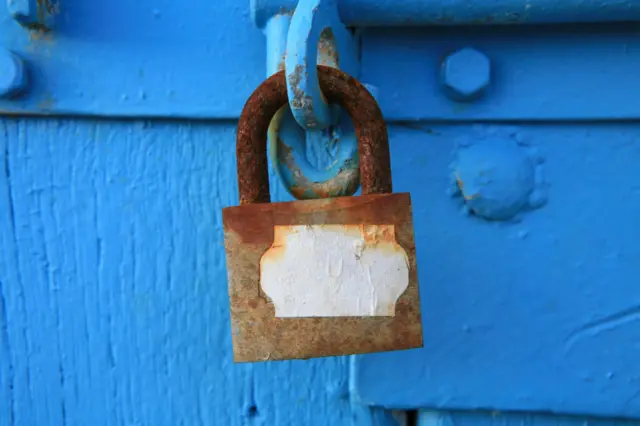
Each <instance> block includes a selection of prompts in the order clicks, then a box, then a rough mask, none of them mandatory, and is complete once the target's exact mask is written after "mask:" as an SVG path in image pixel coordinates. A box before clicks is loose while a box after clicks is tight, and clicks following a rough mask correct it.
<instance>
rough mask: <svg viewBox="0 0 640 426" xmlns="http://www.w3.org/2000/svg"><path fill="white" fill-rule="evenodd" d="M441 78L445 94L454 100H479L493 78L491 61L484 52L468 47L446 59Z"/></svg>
mask: <svg viewBox="0 0 640 426" xmlns="http://www.w3.org/2000/svg"><path fill="white" fill-rule="evenodd" d="M441 79H442V84H443V86H444V91H445V94H446V95H447V96H448V97H449V98H451V99H452V100H454V101H458V102H470V101H474V100H477V99H478V98H480V97H481V96H482V95H483V94H484V91H485V89H486V88H487V86H488V85H489V82H490V80H491V61H490V60H489V58H487V56H485V55H484V54H483V53H482V52H479V51H477V50H476V49H473V48H471V47H466V48H464V49H461V50H458V51H456V52H454V53H452V54H450V55H449V56H448V57H447V58H446V59H445V60H444V62H443V63H442V69H441Z"/></svg>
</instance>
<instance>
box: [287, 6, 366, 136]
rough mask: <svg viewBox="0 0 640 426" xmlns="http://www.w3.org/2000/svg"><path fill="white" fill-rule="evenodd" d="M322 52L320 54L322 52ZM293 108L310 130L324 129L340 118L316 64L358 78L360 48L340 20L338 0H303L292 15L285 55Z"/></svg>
mask: <svg viewBox="0 0 640 426" xmlns="http://www.w3.org/2000/svg"><path fill="white" fill-rule="evenodd" d="M318 53H319V54H318ZM284 63H285V69H286V74H287V90H288V92H289V107H290V108H291V112H292V113H293V116H294V117H295V119H296V121H297V122H298V123H299V124H300V125H301V126H302V127H304V128H306V129H324V128H326V127H328V126H329V125H331V124H336V121H337V120H338V119H339V112H338V111H337V109H338V108H337V107H333V108H331V109H333V110H334V111H331V112H330V111H329V110H330V108H329V105H328V104H327V102H326V100H325V99H324V96H323V95H322V93H321V91H320V87H319V85H318V75H317V71H316V64H318V63H319V64H323V65H328V66H332V67H336V68H340V69H341V70H343V71H344V72H346V73H347V74H350V75H352V76H354V77H358V71H359V63H358V49H357V45H356V43H355V40H354V37H353V35H352V33H351V32H350V31H349V30H347V28H346V27H345V26H344V25H343V24H342V22H341V21H340V17H339V16H338V9H337V5H336V0H300V1H299V3H298V5H297V6H296V9H295V11H294V13H293V17H292V18H291V26H290V28H289V32H288V37H287V52H286V56H285V62H284Z"/></svg>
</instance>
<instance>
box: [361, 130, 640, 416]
mask: <svg viewBox="0 0 640 426" xmlns="http://www.w3.org/2000/svg"><path fill="white" fill-rule="evenodd" d="M639 131H640V125H638V124H637V123H602V124H596V123H591V124H575V123H574V124H571V123H566V124H564V125H550V124H546V125H539V126H534V125H524V124H523V125H522V126H520V127H509V126H501V125H478V126H476V127H470V126H427V125H422V126H420V125H416V126H412V127H409V126H404V127H402V126H392V127H391V134H392V157H391V158H392V167H393V173H394V190H396V191H398V192H401V191H411V192H412V200H413V211H414V220H415V232H416V246H417V255H418V271H419V280H420V286H421V289H420V293H421V294H420V295H421V300H422V314H423V327H424V348H423V349H421V350H411V351H403V352H397V353H384V354H372V355H368V356H362V357H359V358H358V361H357V362H356V371H355V374H354V376H355V379H354V380H355V381H354V390H355V392H357V394H358V396H359V398H360V399H361V400H362V401H363V402H365V403H368V404H371V405H378V406H384V407H392V408H412V407H413V408H421V407H424V408H440V409H466V410H469V409H480V408H484V409H488V410H519V411H545V412H548V411H553V412H559V413H572V414H585V415H598V416H616V417H618V416H627V417H634V418H638V417H640V363H639V362H637V360H638V359H640V324H639V321H640V292H639V291H638V285H639V284H638V279H637V277H638V275H639V274H640V246H639V245H638V244H637V236H638V235H640V224H639V223H638V217H640V169H639V168H638V166H637V165H638V162H639V161H640V142H639V139H638V133H639ZM511 135H514V137H515V139H520V140H522V141H523V142H525V143H526V142H527V141H528V142H529V143H530V144H531V148H537V149H538V150H539V152H540V155H541V156H542V157H544V159H545V160H546V162H545V163H544V164H543V166H544V168H545V174H546V179H547V181H548V183H549V184H550V191H549V200H548V204H547V205H546V206H543V207H541V208H540V209H538V210H534V211H531V212H528V213H524V214H522V215H521V216H520V217H519V218H518V220H514V221H487V220H484V219H482V218H479V217H476V216H468V215H465V214H464V213H461V204H462V200H461V199H460V198H456V199H453V198H450V197H449V196H448V195H447V194H446V190H447V188H448V187H449V185H450V183H451V176H450V175H449V171H448V166H449V163H450V161H451V160H452V158H453V154H454V152H455V150H456V148H455V145H456V143H457V142H458V141H460V142H465V141H466V142H468V141H469V140H471V141H474V142H475V141H476V139H480V138H488V139H487V140H492V138H497V139H499V140H502V141H508V140H510V138H511ZM485 161H487V162H488V164H491V162H492V159H491V158H489V157H488V158H486V160H485ZM506 187H507V188H508V185H507V186H506Z"/></svg>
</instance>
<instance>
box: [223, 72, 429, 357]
mask: <svg viewBox="0 0 640 426" xmlns="http://www.w3.org/2000/svg"><path fill="white" fill-rule="evenodd" d="M318 78H319V81H320V88H321V89H322V91H323V93H324V94H325V96H326V97H327V98H328V100H329V102H333V103H337V104H339V105H340V106H341V107H342V108H344V109H345V110H346V111H347V113H348V114H349V116H350V117H351V120H352V121H353V123H354V126H355V129H356V135H357V138H358V148H359V153H360V177H361V185H362V194H363V195H361V196H352V197H336V198H326V199H317V200H305V201H293V202H281V203H270V194H269V181H268V172H267V153H266V148H267V131H268V127H269V122H270V121H271V118H272V117H273V116H274V115H275V114H276V112H277V111H278V110H279V109H280V108H281V107H283V106H284V105H285V104H286V103H287V89H286V84H285V76H284V73H283V72H282V71H281V72H278V73H277V74H274V75H273V76H271V77H270V78H269V79H267V80H266V81H264V82H263V83H262V84H261V85H260V86H259V87H258V88H257V89H256V90H255V91H254V92H253V94H252V95H251V97H250V98H249V99H248V100H247V102H246V104H245V106H244V109H243V111H242V114H241V116H240V120H239V123H238V128H237V134H236V137H237V146H236V155H237V168H238V186H239V193H240V206H237V207H227V208H224V209H223V212H222V218H223V224H224V240H225V250H226V256H227V273H228V279H229V298H230V310H231V328H232V339H233V352H234V360H235V362H253V361H267V360H281V359H306V358H315V357H323V356H333V355H350V354H362V353H369V352H381V351H391V350H398V349H409V348H419V347H422V324H421V317H420V299H419V293H418V279H417V268H416V259H415V242H414V235H413V218H412V212H411V197H410V194H409V193H396V194H393V193H391V191H392V186H391V166H390V159H389V142H388V137H387V128H386V125H385V122H384V119H383V117H382V113H381V111H380V109H379V107H378V104H377V103H376V101H375V100H374V98H373V97H372V96H371V94H370V93H369V92H368V91H367V90H366V89H365V88H364V86H363V85H361V84H360V83H359V82H358V81H357V80H355V79H354V78H352V77H350V76H348V75H347V74H345V73H343V72H341V71H339V70H337V69H335V68H330V67H325V66H318Z"/></svg>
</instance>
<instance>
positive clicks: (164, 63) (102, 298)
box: [0, 0, 640, 426]
mask: <svg viewBox="0 0 640 426" xmlns="http://www.w3.org/2000/svg"><path fill="white" fill-rule="evenodd" d="M23 3H26V4H27V6H29V5H30V6H31V7H32V8H34V7H36V6H37V4H36V3H35V2H31V3H30V2H23ZM23 3H21V2H14V6H13V7H15V4H18V5H19V4H23ZM280 3H281V4H280ZM293 3H294V2H292V1H285V0H283V1H282V2H278V1H275V0H274V1H267V0H264V1H255V2H253V3H252V7H253V18H254V19H253V20H252V19H251V16H250V7H249V4H248V2H245V1H242V2H236V1H232V0H225V1H219V2H203V1H194V2H168V1H151V0H140V1H137V2H129V1H125V0H118V1H112V2H82V1H80V0H66V1H62V2H61V3H60V4H59V5H57V6H56V8H54V9H55V10H54V9H52V11H51V13H50V14H49V13H47V14H45V15H46V16H45V17H44V18H42V16H40V15H38V13H36V12H37V11H36V12H34V11H33V10H31V12H30V13H26V12H24V13H22V12H21V13H17V12H16V11H15V9H12V8H11V7H8V8H6V9H5V8H4V7H0V17H2V20H1V21H0V40H1V41H2V44H1V45H0V48H2V49H5V50H3V51H2V58H4V59H3V60H2V61H0V67H2V69H0V74H1V75H2V80H3V81H2V84H3V85H4V86H3V87H4V88H7V91H6V93H4V95H5V96H4V98H3V99H2V100H0V108H1V111H2V112H3V115H2V119H1V126H2V127H1V130H2V131H1V132H0V425H2V426H4V425H11V426H25V425H26V426H41V425H46V426H49V425H69V426H71V425H144V426H147V425H150V426H159V425H278V426H279V425H295V424H300V425H358V426H360V425H362V426H365V425H393V424H403V423H407V422H408V424H411V423H413V424H420V425H433V424H447V425H449V424H459V425H467V424H469V425H477V424H480V425H482V424H485V423H486V424H495V423H498V424H500V425H502V424H505V425H511V424H527V425H534V424H535V425H543V424H544V425H546V424H562V425H565V424H566V425H567V426H573V425H574V424H576V425H577V424H585V423H598V424H603V425H604V424H606V425H612V424H617V423H620V424H623V423H624V424H637V422H638V421H637V419H638V418H640V361H639V360H640V324H639V322H638V320H639V319H640V290H639V289H640V284H639V283H638V279H637V276H638V275H639V272H640V266H639V265H640V249H638V244H637V243H636V242H637V236H638V235H640V226H639V225H638V219H637V218H638V217H640V168H638V163H639V161H640V139H638V134H639V133H640V124H638V118H639V117H640V101H638V99H640V98H638V96H636V94H637V93H640V79H638V78H637V70H638V68H639V65H640V64H639V62H640V29H639V28H638V27H637V25H636V24H633V23H617V24H609V23H607V22H601V23H598V24H592V23H590V24H580V25H564V24H562V25H528V24H542V23H544V19H543V18H544V17H551V18H553V17H554V16H556V15H554V14H553V13H552V12H553V11H554V10H555V9H553V7H552V6H553V3H554V2H541V3H540V5H538V6H536V5H530V6H529V7H528V8H526V7H525V5H524V3H523V4H520V3H518V2H513V4H515V5H517V6H518V7H520V6H522V8H523V9H526V10H528V11H529V15H525V14H521V15H520V16H522V18H521V19H522V20H523V21H526V20H527V19H530V20H531V21H532V22H516V23H522V24H523V25H515V26H509V27H504V26H478V25H476V24H478V22H476V21H477V19H476V18H482V17H483V16H480V15H483V14H485V15H486V16H484V18H486V19H484V20H482V19H479V21H482V23H486V21H487V19H488V16H489V14H490V13H493V12H492V10H491V8H490V7H489V6H487V7H485V6H482V7H478V8H476V9H474V8H467V9H459V14H456V13H453V14H449V15H447V17H448V22H450V23H451V22H452V21H461V22H458V23H466V24H472V25H471V26H469V27H464V28H461V27H442V28H440V27H439V25H440V24H442V23H443V22H445V21H446V19H444V18H443V19H442V22H440V21H438V22H431V21H430V19H435V20H436V21H437V19H436V18H430V17H432V16H435V15H429V13H428V12H429V10H426V9H428V8H429V7H431V6H430V4H431V3H428V4H427V3H426V2H418V1H407V2H402V4H401V5H398V6H397V9H393V10H395V12H396V13H395V14H394V13H388V11H389V10H391V9H389V7H390V6H389V5H388V4H386V2H384V1H379V2H376V1H373V0H372V1H356V0H351V1H345V2H342V3H341V16H342V18H343V20H345V21H346V22H347V23H348V24H354V25H356V26H360V27H364V26H366V27H367V29H366V30H364V31H363V33H362V39H361V47H360V49H361V52H360V62H361V63H360V78H361V80H362V81H364V82H366V83H369V84H372V85H373V86H375V87H376V88H377V89H378V93H377V96H378V99H379V102H380V105H381V108H382V110H383V112H384V114H385V117H386V118H387V120H388V123H389V134H390V143H391V151H392V152H391V155H392V168H393V177H394V189H395V190H396V191H399V192H400V191H409V192H411V194H412V199H413V214H414V221H415V231H416V244H417V252H418V267H419V279H420V291H421V300H422V309H423V314H422V315H423V327H424V342H425V344H424V348H423V349H419V350H412V351H405V352H397V353H383V354H372V355H367V356H357V357H352V358H347V357H336V358H326V359H318V360H309V361H287V362H270V363H260V364H255V365H254V364H247V365H236V364H234V363H233V361H232V354H231V337H230V327H229V312H228V302H227V298H228V293H227V287H226V286H227V282H226V268H225V262H224V253H223V250H222V229H221V215H220V212H221V209H222V207H224V206H228V205H234V204H236V203H237V185H236V181H235V178H236V171H235V146H234V143H235V134H234V130H235V121H236V119H237V117H238V115H239V112H240V110H241V108H242V105H243V103H244V101H245V99H246V98H247V97H248V95H249V94H250V93H251V91H252V90H253V89H254V88H255V87H256V86H257V85H258V84H259V83H260V82H261V81H262V79H263V78H264V77H265V75H266V72H265V70H266V69H267V68H268V67H267V65H265V60H266V59H268V58H269V57H270V56H269V55H270V52H269V45H268V44H267V45H265V37H264V35H263V34H262V33H261V31H260V29H258V26H259V25H261V24H260V22H261V19H264V20H267V19H269V18H270V17H271V16H272V15H274V14H277V13H280V12H281V9H280V8H279V7H280V6H281V7H283V8H284V10H286V8H291V7H292V4H293ZM441 3H443V4H442V5H441V6H442V7H445V6H447V5H448V4H447V2H441ZM455 3H456V2H451V4H455ZM489 3H491V2H488V3H487V4H489ZM569 3H571V4H573V5H574V6H575V5H576V4H577V2H567V4H569ZM596 3H598V2H594V4H596ZM623 3H624V4H623ZM376 4H377V5H378V6H379V8H376V7H372V5H376ZM434 4H435V3H434ZM483 4H484V3H483ZM505 4H507V6H508V5H509V4H511V3H510V2H505ZM494 6H496V7H499V6H500V5H494ZM556 6H557V5H556ZM596 6H597V7H591V6H590V5H583V7H585V8H586V9H584V10H585V12H584V13H582V14H581V13H578V12H576V13H575V16H578V17H580V16H584V17H587V18H589V19H588V20H601V21H607V20H610V21H613V20H620V11H621V10H622V12H624V14H623V18H628V19H637V18H638V8H637V7H636V6H635V4H634V3H633V2H617V3H615V4H614V2H600V3H598V4H597V5H596ZM563 7H564V6H563ZM616 7H621V8H622V9H620V8H618V9H616ZM385 8H386V9H385ZM425 8H426V9H425ZM545 8H546V9H545ZM560 9H562V7H561V8H560ZM34 10H35V9H34ZM465 10H466V12H464V11H465ZM518 10H520V9H518ZM541 10H542V12H541ZM568 10H569V12H571V10H570V9H568ZM578 10H580V9H578ZM27 12H29V11H28V10H27ZM54 12H55V13H54ZM494 12H495V11H494ZM565 12H566V11H565ZM598 12H600V13H598ZM12 13H13V14H14V15H16V17H17V18H18V19H14V18H13V17H12V15H11V14H12ZM376 13H377V14H376ZM465 13H466V14H465ZM561 13H563V11H562V10H560V11H559V12H558V14H561ZM403 14H404V15H403ZM49 15H51V16H49ZM408 15H411V16H412V17H413V18H414V21H413V22H414V23H415V24H416V25H418V27H411V28H407V27H402V28H396V27H395V26H396V25H398V24H399V23H401V22H400V21H401V20H402V16H405V18H406V16H408ZM565 15H566V14H565ZM438 16H439V15H438ZM443 16H444V15H443ZM492 16H493V20H494V21H500V20H501V19H503V17H504V16H506V15H498V14H494V15H492ZM510 16H512V19H515V18H513V15H510ZM41 18H42V19H44V20H43V22H44V23H43V24H42V25H33V22H37V23H39V22H40V20H41ZM614 18H615V19H614ZM385 20H386V21H385ZM421 20H422V21H424V22H420V21H421ZM550 20H553V19H550ZM558 20H560V19H558ZM25 22H26V25H24V24H25ZM385 22H386V24H385ZM21 23H22V24H21ZM498 23H504V22H498ZM387 24H388V25H393V26H394V28H378V26H382V25H387ZM423 24H424V25H426V24H429V25H431V26H430V27H429V28H427V27H425V26H422V25H423ZM432 24H433V25H432ZM525 24H527V25H525ZM257 25H258V26H257ZM372 27H373V28H372ZM46 29H48V31H46ZM465 48H473V49H474V51H475V52H479V53H480V54H481V55H482V56H483V57H484V58H486V59H487V61H488V67H489V69H490V72H489V73H488V76H489V77H488V80H487V81H485V82H483V83H482V84H481V86H482V96H481V97H479V98H474V99H472V100H471V99H469V100H466V99H465V100H462V101H461V100H460V99H458V100H455V99H452V98H451V94H450V93H449V92H448V91H447V84H448V85H449V86H456V85H458V84H459V83H456V82H455V81H449V80H447V81H448V82H447V81H444V82H443V81H442V80H443V75H442V72H443V71H442V70H443V68H446V66H447V65H451V66H455V65H456V61H461V66H462V70H463V77H462V78H463V84H462V85H463V86H464V83H466V82H468V80H467V79H471V80H473V79H474V78H476V77H477V73H478V72H479V73H482V67H483V65H482V63H483V60H481V61H480V68H481V69H480V71H478V70H477V69H474V68H473V66H474V65H473V64H477V63H478V62H474V60H473V58H474V56H473V55H472V56H471V59H469V57H466V56H464V55H465V54H464V53H463V56H462V57H460V56H452V55H455V52H460V51H464V49H465ZM461 58H462V59H461ZM466 61H470V62H466ZM485 65H487V64H485ZM467 72H468V73H470V74H464V73H467ZM465 75H466V76H465ZM22 77H24V79H23V78H22ZM444 77H447V78H449V79H450V78H453V77H452V76H446V75H445V76H444ZM454 77H455V76H454ZM445 80H446V79H445ZM456 87H457V86H456ZM456 87H453V89H455V88H456ZM449 89H451V87H449ZM458 89H459V87H458ZM271 187H272V194H273V198H274V199H276V200H290V199H291V196H290V195H289V194H288V193H287V191H285V189H284V188H283V187H282V185H281V183H280V181H279V180H278V178H277V176H276V175H275V174H274V173H272V175H271Z"/></svg>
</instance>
